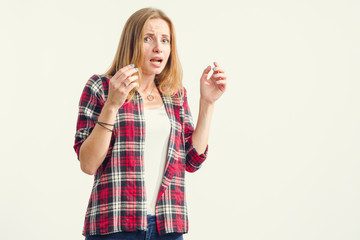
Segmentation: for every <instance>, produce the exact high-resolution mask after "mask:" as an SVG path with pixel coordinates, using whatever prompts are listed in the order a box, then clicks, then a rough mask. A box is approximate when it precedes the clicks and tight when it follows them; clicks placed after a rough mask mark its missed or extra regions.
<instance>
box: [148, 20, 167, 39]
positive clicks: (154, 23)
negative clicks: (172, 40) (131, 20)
mask: <svg viewBox="0 0 360 240" xmlns="http://www.w3.org/2000/svg"><path fill="white" fill-rule="evenodd" d="M144 33H145V34H146V33H153V34H155V33H160V34H166V35H169V36H170V28H169V25H168V23H167V22H166V21H165V20H163V19H161V18H155V19H150V20H149V21H148V22H147V23H146V24H145V27H144Z"/></svg>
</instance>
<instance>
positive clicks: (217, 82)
mask: <svg viewBox="0 0 360 240" xmlns="http://www.w3.org/2000/svg"><path fill="white" fill-rule="evenodd" d="M216 84H219V85H226V80H216Z"/></svg>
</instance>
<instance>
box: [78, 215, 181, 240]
mask: <svg viewBox="0 0 360 240" xmlns="http://www.w3.org/2000/svg"><path fill="white" fill-rule="evenodd" d="M147 220H148V225H147V227H148V230H147V231H136V232H117V233H111V234H107V235H93V236H89V237H86V238H85V240H140V239H141V240H183V234H182V233H168V234H164V235H162V236H159V233H158V230H157V226H156V216H155V215H148V216H147Z"/></svg>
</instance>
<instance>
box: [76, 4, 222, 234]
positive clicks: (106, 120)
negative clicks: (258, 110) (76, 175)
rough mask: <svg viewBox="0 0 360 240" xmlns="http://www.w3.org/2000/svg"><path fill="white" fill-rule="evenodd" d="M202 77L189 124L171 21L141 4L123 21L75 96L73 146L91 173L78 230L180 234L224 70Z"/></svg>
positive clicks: (92, 232)
mask: <svg viewBox="0 0 360 240" xmlns="http://www.w3.org/2000/svg"><path fill="white" fill-rule="evenodd" d="M214 65H215V68H214V73H213V74H212V75H211V77H210V78H209V79H207V78H208V74H209V72H210V71H211V66H208V67H207V68H206V69H205V70H204V72H203V75H202V76H201V79H200V85H201V98H200V110H199V117H198V122H197V125H196V128H195V129H194V127H193V123H192V118H191V113H190V110H189V106H188V102H187V96H186V90H185V89H184V88H183V86H182V69H181V65H180V62H179V59H178V55H177V53H176V38H175V32H174V27H173V24H172V22H171V20H170V19H169V18H168V17H167V16H166V15H165V14H164V13H163V12H162V11H161V10H158V9H154V8H144V9H141V10H139V11H137V12H135V13H134V14H133V15H132V16H131V17H130V18H129V19H128V21H127V23H126V24H125V26H124V29H123V32H122V35H121V39H120V42H119V46H118V50H117V53H116V56H115V59H114V62H113V64H112V66H111V68H110V69H109V70H108V71H107V72H106V74H104V75H93V76H92V77H91V78H90V79H89V81H88V82H87V84H86V86H85V88H84V91H83V93H82V96H81V100H80V107H79V116H78V122H77V132H76V137H75V145H74V149H75V151H76V153H77V154H78V159H79V160H80V166H81V169H82V171H83V172H85V173H87V174H90V175H95V176H94V185H93V189H92V193H91V196H90V200H89V205H88V208H87V212H86V217H85V225H84V230H83V235H84V236H86V239H88V240H94V239H144V238H145V236H146V239H183V238H182V234H184V233H187V231H188V217H187V208H186V201H185V189H184V177H185V170H186V171H188V172H194V171H196V170H198V169H199V168H200V166H201V164H202V163H203V161H204V160H205V158H206V156H207V143H208V135H209V128H210V121H211V116H212V112H213V109H214V103H215V101H216V100H217V99H218V98H219V97H220V96H221V95H222V94H223V92H224V91H225V88H226V75H225V73H224V71H223V69H222V68H221V67H220V66H219V65H218V64H216V63H214Z"/></svg>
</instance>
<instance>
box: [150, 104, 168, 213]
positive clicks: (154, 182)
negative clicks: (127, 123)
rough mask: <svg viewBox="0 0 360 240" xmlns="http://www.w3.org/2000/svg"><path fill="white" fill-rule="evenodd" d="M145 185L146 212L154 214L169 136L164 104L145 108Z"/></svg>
mask: <svg viewBox="0 0 360 240" xmlns="http://www.w3.org/2000/svg"><path fill="white" fill-rule="evenodd" d="M144 115H145V121H146V123H145V124H146V125H145V130H146V133H145V150H144V164H145V187H146V202H147V212H148V214H152V215H155V205H156V200H157V196H158V193H159V189H160V186H161V182H162V178H163V176H164V170H165V162H166V157H167V149H168V143H169V137H170V120H169V117H168V116H167V113H166V110H165V106H164V105H162V106H161V107H160V108H157V109H145V110H144Z"/></svg>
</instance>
